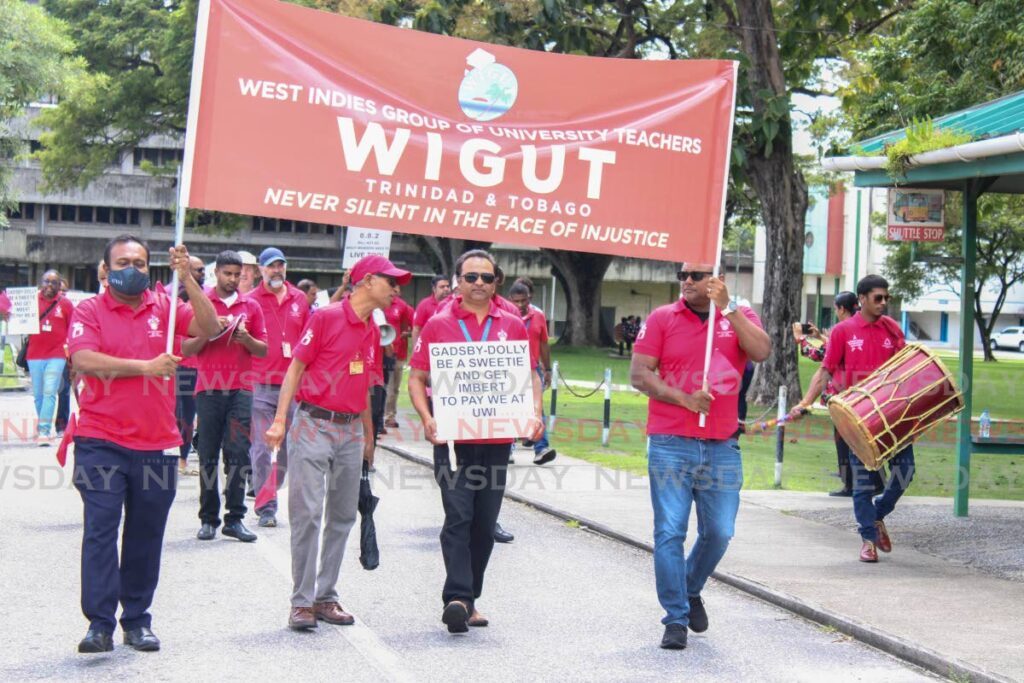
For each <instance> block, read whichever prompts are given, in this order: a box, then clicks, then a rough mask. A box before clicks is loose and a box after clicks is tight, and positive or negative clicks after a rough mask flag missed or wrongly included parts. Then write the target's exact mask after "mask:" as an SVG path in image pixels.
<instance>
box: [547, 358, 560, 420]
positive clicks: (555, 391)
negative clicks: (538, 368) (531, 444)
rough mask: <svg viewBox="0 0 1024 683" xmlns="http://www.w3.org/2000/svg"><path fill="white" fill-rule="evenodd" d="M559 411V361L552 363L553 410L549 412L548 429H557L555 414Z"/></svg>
mask: <svg viewBox="0 0 1024 683" xmlns="http://www.w3.org/2000/svg"><path fill="white" fill-rule="evenodd" d="M557 412H558V361H557V360H556V361H555V362H554V363H552V364H551V412H550V413H549V414H548V431H549V432H553V431H555V414H556V413H557Z"/></svg>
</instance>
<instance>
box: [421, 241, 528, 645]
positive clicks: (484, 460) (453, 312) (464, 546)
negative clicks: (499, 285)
mask: <svg viewBox="0 0 1024 683" xmlns="http://www.w3.org/2000/svg"><path fill="white" fill-rule="evenodd" d="M455 275H456V278H457V280H458V285H459V292H460V293H459V295H458V296H456V297H454V298H453V302H452V305H451V306H450V307H448V308H447V309H446V310H444V311H442V312H440V313H438V314H437V315H435V316H434V317H433V318H431V319H430V320H429V321H427V324H426V325H424V327H423V333H422V334H421V335H420V337H419V339H418V340H417V342H416V346H415V348H414V349H413V356H412V361H411V362H410V366H411V367H412V373H411V374H410V376H409V395H410V397H411V398H412V403H413V407H414V408H415V409H416V412H417V413H419V416H420V420H421V421H422V422H423V430H424V434H425V435H426V437H427V439H428V440H429V441H430V442H431V443H432V444H434V478H435V479H436V481H437V483H438V486H439V487H440V489H441V501H442V503H443V505H444V512H445V519H444V526H443V527H442V528H441V554H442V555H443V556H444V565H445V570H446V574H447V576H446V579H445V583H444V589H443V590H442V592H441V598H442V600H443V602H444V611H443V612H442V615H441V621H442V622H443V623H444V624H445V625H446V626H447V627H448V631H449V632H451V633H464V632H466V631H467V630H468V627H470V626H486V625H487V624H488V621H487V619H486V618H485V617H483V616H482V615H481V614H480V613H479V612H478V611H477V609H476V600H477V599H479V598H480V595H481V592H482V590H483V583H484V572H485V571H486V569H487V562H488V560H489V559H490V556H491V551H492V550H493V549H494V540H495V539H494V530H495V524H496V522H497V521H498V513H499V512H500V510H501V501H502V496H503V495H504V493H505V477H506V474H507V470H508V456H509V449H510V448H511V445H512V443H513V440H512V439H473V440H464V441H456V442H455V458H456V462H455V463H452V462H451V455H450V454H449V452H448V445H447V444H446V443H445V442H444V441H439V440H438V438H437V422H436V421H435V420H434V417H433V414H432V411H431V405H430V400H429V399H428V398H427V383H428V381H429V379H430V355H429V347H430V345H431V344H444V343H451V342H485V341H527V339H528V338H527V332H526V327H525V326H524V325H523V321H522V320H521V319H520V317H519V315H518V314H516V315H513V314H511V313H509V312H507V311H505V310H503V309H501V308H499V307H498V305H497V303H496V302H495V301H494V300H493V298H494V292H495V285H496V279H497V278H496V277H495V263H494V258H493V257H492V256H491V255H490V254H489V253H487V252H486V251H483V250H479V249H475V250H472V251H468V252H466V253H465V254H463V255H462V256H460V257H459V260H458V261H457V262H456V263H455ZM530 363H531V367H536V364H537V359H536V358H532V357H531V359H530ZM531 376H532V381H533V403H534V415H535V420H534V421H533V433H532V434H530V435H529V436H530V438H531V439H532V440H534V441H536V440H537V439H539V438H540V435H541V433H542V432H543V429H544V425H543V424H542V422H541V419H540V415H541V397H542V394H541V380H540V377H538V376H537V375H536V374H534V373H531ZM452 465H455V466H456V467H455V468H454V471H453V467H452Z"/></svg>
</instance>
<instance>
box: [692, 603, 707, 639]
mask: <svg viewBox="0 0 1024 683" xmlns="http://www.w3.org/2000/svg"><path fill="white" fill-rule="evenodd" d="M690 630H691V631H693V632H694V633H704V631H707V630H708V613H707V611H705V609H704V600H703V599H702V598H701V597H700V596H699V595H698V596H697V597H695V598H690Z"/></svg>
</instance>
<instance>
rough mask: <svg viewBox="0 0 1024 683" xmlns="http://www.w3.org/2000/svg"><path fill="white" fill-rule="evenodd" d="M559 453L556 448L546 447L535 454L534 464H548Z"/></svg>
mask: <svg viewBox="0 0 1024 683" xmlns="http://www.w3.org/2000/svg"><path fill="white" fill-rule="evenodd" d="M557 455H558V453H556V452H555V449H554V448H545V449H544V450H542V451H541V452H540V453H538V454H537V455H535V456H533V464H534V465H547V464H548V463H549V462H551V461H552V460H554V459H555V456H557Z"/></svg>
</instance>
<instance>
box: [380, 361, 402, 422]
mask: <svg viewBox="0 0 1024 683" xmlns="http://www.w3.org/2000/svg"><path fill="white" fill-rule="evenodd" d="M403 370H405V361H404V360H399V359H397V358H396V359H395V369H394V370H392V371H391V377H389V378H388V386H387V390H388V397H387V399H386V400H385V402H384V420H385V421H387V420H394V419H395V413H396V412H397V411H398V392H400V391H401V390H402V374H403V373H402V371H403Z"/></svg>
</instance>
